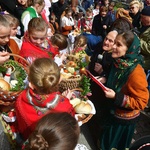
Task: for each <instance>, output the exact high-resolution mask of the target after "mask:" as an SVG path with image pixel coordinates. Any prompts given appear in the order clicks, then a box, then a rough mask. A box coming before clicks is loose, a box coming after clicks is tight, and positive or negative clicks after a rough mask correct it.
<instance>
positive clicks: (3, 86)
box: [0, 79, 10, 91]
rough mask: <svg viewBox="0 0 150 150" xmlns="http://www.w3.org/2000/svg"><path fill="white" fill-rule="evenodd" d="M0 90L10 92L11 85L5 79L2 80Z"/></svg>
mask: <svg viewBox="0 0 150 150" xmlns="http://www.w3.org/2000/svg"><path fill="white" fill-rule="evenodd" d="M0 89H2V90H4V91H9V90H10V84H9V83H8V82H6V81H5V80H4V79H0Z"/></svg>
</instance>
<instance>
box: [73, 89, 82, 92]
mask: <svg viewBox="0 0 150 150" xmlns="http://www.w3.org/2000/svg"><path fill="white" fill-rule="evenodd" d="M73 91H80V92H82V91H83V89H81V88H75V89H72V90H71V92H73Z"/></svg>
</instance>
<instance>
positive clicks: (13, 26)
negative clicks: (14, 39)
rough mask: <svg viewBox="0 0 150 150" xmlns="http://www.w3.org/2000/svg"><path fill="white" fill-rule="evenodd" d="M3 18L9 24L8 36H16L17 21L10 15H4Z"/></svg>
mask: <svg viewBox="0 0 150 150" xmlns="http://www.w3.org/2000/svg"><path fill="white" fill-rule="evenodd" d="M4 17H5V19H6V20H7V21H8V22H9V24H10V27H11V33H10V36H16V34H17V32H18V29H17V28H18V26H19V20H18V19H17V18H16V17H14V16H13V15H11V14H5V15H4Z"/></svg>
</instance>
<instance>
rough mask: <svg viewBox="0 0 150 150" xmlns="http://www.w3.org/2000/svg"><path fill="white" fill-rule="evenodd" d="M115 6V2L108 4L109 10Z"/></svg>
mask: <svg viewBox="0 0 150 150" xmlns="http://www.w3.org/2000/svg"><path fill="white" fill-rule="evenodd" d="M114 7H115V2H111V3H110V4H109V6H108V10H109V11H112V10H114Z"/></svg>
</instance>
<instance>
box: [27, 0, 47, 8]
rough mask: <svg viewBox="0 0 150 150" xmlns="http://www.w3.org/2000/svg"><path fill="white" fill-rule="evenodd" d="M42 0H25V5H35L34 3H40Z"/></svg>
mask: <svg viewBox="0 0 150 150" xmlns="http://www.w3.org/2000/svg"><path fill="white" fill-rule="evenodd" d="M44 2H45V1H44V0H27V6H28V7H29V6H35V4H39V5H42V4H43V3H44Z"/></svg>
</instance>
